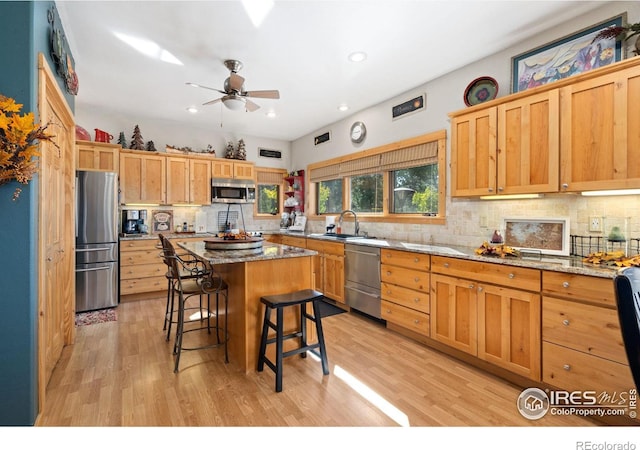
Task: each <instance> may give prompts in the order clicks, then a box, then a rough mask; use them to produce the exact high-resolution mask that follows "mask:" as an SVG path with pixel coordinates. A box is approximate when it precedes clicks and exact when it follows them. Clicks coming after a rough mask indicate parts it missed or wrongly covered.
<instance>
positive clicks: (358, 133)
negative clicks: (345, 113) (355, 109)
mask: <svg viewBox="0 0 640 450" xmlns="http://www.w3.org/2000/svg"><path fill="white" fill-rule="evenodd" d="M366 136H367V128H366V127H365V126H364V123H362V122H354V124H353V125H351V133H350V137H351V142H353V143H354V144H359V143H360V142H362V141H364V138H365V137H366Z"/></svg>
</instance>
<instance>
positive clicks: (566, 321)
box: [562, 319, 569, 327]
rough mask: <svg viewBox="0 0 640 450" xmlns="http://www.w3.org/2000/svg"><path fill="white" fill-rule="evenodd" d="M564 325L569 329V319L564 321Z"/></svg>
mask: <svg viewBox="0 0 640 450" xmlns="http://www.w3.org/2000/svg"><path fill="white" fill-rule="evenodd" d="M562 325H564V326H567V327H568V326H569V319H564V320H563V321H562Z"/></svg>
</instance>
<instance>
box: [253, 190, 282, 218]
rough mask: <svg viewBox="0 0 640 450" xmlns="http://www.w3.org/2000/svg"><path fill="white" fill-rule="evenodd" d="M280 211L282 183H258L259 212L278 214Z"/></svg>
mask: <svg viewBox="0 0 640 450" xmlns="http://www.w3.org/2000/svg"><path fill="white" fill-rule="evenodd" d="M279 212H280V185H277V184H259V185H258V214H273V215H277V214H278V213H279Z"/></svg>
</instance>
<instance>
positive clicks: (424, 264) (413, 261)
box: [380, 249, 431, 271]
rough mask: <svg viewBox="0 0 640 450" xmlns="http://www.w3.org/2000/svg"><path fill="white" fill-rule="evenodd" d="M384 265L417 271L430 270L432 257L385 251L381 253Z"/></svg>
mask: <svg viewBox="0 0 640 450" xmlns="http://www.w3.org/2000/svg"><path fill="white" fill-rule="evenodd" d="M380 254H381V262H382V263H383V264H392V265H394V266H401V267H407V268H409V269H416V270H427V271H428V270H429V268H430V266H431V258H430V255H425V254H422V253H413V252H402V251H398V250H389V249H384V250H382V251H381V252H380Z"/></svg>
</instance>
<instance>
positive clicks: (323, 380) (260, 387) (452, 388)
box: [38, 299, 594, 427]
mask: <svg viewBox="0 0 640 450" xmlns="http://www.w3.org/2000/svg"><path fill="white" fill-rule="evenodd" d="M163 312H164V299H157V300H146V301H139V302H132V303H124V304H121V305H120V306H119V307H118V309H117V313H118V321H117V322H109V323H104V324H96V325H90V326H84V327H80V328H78V329H77V335H76V342H75V344H74V345H71V346H68V347H65V349H64V351H63V355H62V358H61V360H60V362H59V363H58V365H57V366H56V368H55V370H54V372H53V375H52V378H51V381H50V382H49V385H48V387H47V393H46V405H45V410H44V412H43V414H42V415H41V417H40V419H39V422H38V425H41V426H48V427H50V426H57V427H66V426H122V427H133V426H223V427H235V426H246V427H253V426H264V427H271V426H276V427H282V426H310V427H316V426H323V427H343V426H349V427H372V426H376V427H377V426H383V427H392V426H400V425H405V426H407V425H409V426H413V427H440V426H449V427H457V426H515V427H531V426H571V427H575V426H578V427H582V426H592V425H594V423H593V422H591V421H588V420H585V419H581V418H579V417H576V416H566V417H557V416H551V415H547V416H545V417H544V418H542V419H540V420H537V421H530V420H527V419H525V418H523V417H522V416H521V415H520V414H519V413H518V411H517V409H516V399H517V397H518V395H519V394H520V392H521V391H522V389H521V388H519V387H516V386H514V385H511V384H509V383H507V382H505V381H503V380H501V379H499V378H496V377H494V376H492V375H489V374H486V373H484V372H482V371H480V370H478V369H476V368H473V367H471V366H469V365H467V364H465V363H463V362H460V361H458V360H456V359H454V358H451V357H449V356H446V355H444V354H442V353H440V352H437V351H435V350H432V349H429V348H428V347H426V346H424V345H421V344H418V343H415V342H413V341H411V340H409V339H408V338H406V337H403V336H401V335H398V334H397V333H394V332H392V331H389V330H387V329H386V328H384V327H383V326H381V325H380V324H378V323H376V322H374V321H372V320H370V319H368V318H365V317H362V316H361V315H359V314H356V313H345V314H339V315H335V316H330V317H327V318H325V319H323V325H324V330H325V339H326V344H327V353H328V358H329V364H330V369H331V374H330V375H328V376H323V375H322V370H321V367H320V363H319V362H318V361H317V360H316V359H314V358H311V357H308V358H306V359H302V358H299V357H290V358H287V359H286V360H285V368H284V377H283V392H281V393H276V392H275V391H274V374H273V372H271V371H270V370H268V369H267V368H265V370H264V371H263V372H261V373H258V372H251V373H249V374H247V375H245V374H244V373H242V372H241V371H240V370H239V368H238V366H237V365H236V364H234V362H233V361H231V362H230V363H229V364H225V363H224V354H223V351H222V349H212V350H205V351H197V352H185V353H183V356H182V361H181V366H180V368H181V370H180V372H179V373H178V374H174V372H173V364H174V359H173V355H172V342H167V341H166V340H165V333H164V332H163V331H162V319H163Z"/></svg>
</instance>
